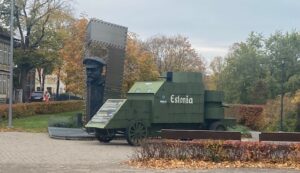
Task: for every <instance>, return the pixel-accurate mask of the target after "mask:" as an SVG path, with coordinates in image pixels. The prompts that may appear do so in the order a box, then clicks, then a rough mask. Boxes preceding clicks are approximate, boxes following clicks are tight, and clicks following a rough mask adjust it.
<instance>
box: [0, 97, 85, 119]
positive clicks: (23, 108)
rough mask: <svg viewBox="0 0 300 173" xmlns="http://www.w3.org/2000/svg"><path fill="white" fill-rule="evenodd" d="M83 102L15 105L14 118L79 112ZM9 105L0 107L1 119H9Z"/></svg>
mask: <svg viewBox="0 0 300 173" xmlns="http://www.w3.org/2000/svg"><path fill="white" fill-rule="evenodd" d="M83 105H84V104H83V101H82V100H80V101H60V102H55V101H53V102H49V103H45V102H34V103H22V104H13V105H12V110H13V117H14V118H20V117H26V116H32V115H37V114H52V113H59V112H68V111H77V110H82V109H83ZM7 116H8V105H7V104H5V105H0V117H1V118H7Z"/></svg>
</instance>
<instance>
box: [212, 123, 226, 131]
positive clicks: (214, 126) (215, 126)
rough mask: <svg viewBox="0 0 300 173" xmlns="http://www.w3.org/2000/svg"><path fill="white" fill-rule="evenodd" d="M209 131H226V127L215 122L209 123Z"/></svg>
mask: <svg viewBox="0 0 300 173" xmlns="http://www.w3.org/2000/svg"><path fill="white" fill-rule="evenodd" d="M209 130H216V131H226V127H225V126H224V125H223V124H222V123H221V122H220V121H216V122H213V123H211V125H210V126H209Z"/></svg>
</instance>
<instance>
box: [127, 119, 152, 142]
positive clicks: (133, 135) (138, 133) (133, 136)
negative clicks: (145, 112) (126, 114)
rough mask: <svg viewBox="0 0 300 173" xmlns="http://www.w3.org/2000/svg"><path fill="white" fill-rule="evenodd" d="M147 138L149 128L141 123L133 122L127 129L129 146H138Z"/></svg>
mask: <svg viewBox="0 0 300 173" xmlns="http://www.w3.org/2000/svg"><path fill="white" fill-rule="evenodd" d="M146 137H147V127H146V126H145V124H144V123H143V122H141V121H137V122H133V123H131V125H130V126H129V127H128V128H127V129H126V140H127V142H128V144H130V145H133V146H138V145H140V144H141V142H142V141H143V140H144V139H145V138H146Z"/></svg>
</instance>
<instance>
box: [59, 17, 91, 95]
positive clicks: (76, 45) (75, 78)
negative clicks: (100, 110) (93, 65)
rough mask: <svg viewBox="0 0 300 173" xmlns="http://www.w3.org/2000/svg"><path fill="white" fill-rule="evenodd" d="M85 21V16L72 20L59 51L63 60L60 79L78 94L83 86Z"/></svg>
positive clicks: (67, 87) (69, 90)
mask: <svg viewBox="0 0 300 173" xmlns="http://www.w3.org/2000/svg"><path fill="white" fill-rule="evenodd" d="M87 23H88V21H87V19H85V18H82V19H79V20H76V21H74V22H73V24H72V25H71V26H70V28H69V37H68V38H67V39H65V40H64V46H63V48H62V49H61V50H60V52H59V53H60V55H61V57H63V60H64V65H63V73H64V75H63V76H62V80H63V81H64V82H65V84H66V90H67V91H68V92H73V93H74V94H80V95H82V94H83V91H84V86H85V84H84V68H83V64H82V61H83V53H84V43H85V36H86V26H87Z"/></svg>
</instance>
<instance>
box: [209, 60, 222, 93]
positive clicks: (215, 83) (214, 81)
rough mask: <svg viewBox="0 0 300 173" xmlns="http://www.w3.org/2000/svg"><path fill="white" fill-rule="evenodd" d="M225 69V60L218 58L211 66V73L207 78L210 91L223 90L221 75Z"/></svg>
mask: <svg viewBox="0 0 300 173" xmlns="http://www.w3.org/2000/svg"><path fill="white" fill-rule="evenodd" d="M223 68H224V58H222V57H220V56H216V57H214V58H213V60H212V61H211V62H210V64H209V69H210V70H209V72H208V75H207V77H206V81H205V84H206V87H207V89H210V90H222V85H221V80H220V77H221V73H222V71H223Z"/></svg>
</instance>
